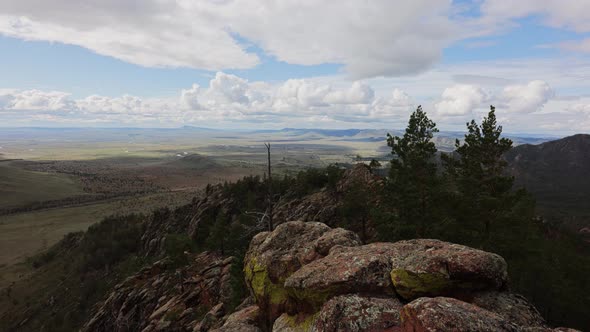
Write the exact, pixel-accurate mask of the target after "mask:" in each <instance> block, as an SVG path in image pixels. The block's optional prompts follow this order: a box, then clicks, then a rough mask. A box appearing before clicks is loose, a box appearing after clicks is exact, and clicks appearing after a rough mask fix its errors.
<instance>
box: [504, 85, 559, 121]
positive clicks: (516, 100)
mask: <svg viewBox="0 0 590 332" xmlns="http://www.w3.org/2000/svg"><path fill="white" fill-rule="evenodd" d="M554 95H555V93H554V92H553V89H551V87H550V86H549V84H547V82H545V81H540V80H535V81H531V82H529V83H528V84H526V85H510V86H507V87H505V88H504V90H503V91H502V94H501V96H500V98H499V99H500V102H502V103H505V104H506V105H507V106H508V108H509V110H510V111H513V112H522V113H531V112H535V111H537V110H539V109H540V108H542V107H543V105H545V104H546V103H547V101H548V100H549V99H550V98H552V97H553V96H554Z"/></svg>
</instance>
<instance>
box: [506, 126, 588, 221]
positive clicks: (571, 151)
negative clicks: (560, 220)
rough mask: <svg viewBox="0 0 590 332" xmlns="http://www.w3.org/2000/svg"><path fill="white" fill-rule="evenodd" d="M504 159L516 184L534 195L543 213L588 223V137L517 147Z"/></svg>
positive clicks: (573, 137) (571, 137) (575, 137)
mask: <svg viewBox="0 0 590 332" xmlns="http://www.w3.org/2000/svg"><path fill="white" fill-rule="evenodd" d="M506 159H507V161H508V163H509V171H510V172H511V174H512V175H514V176H515V178H516V185H517V186H523V187H525V188H526V189H527V190H529V191H531V192H532V193H533V194H534V195H535V197H536V198H537V201H538V206H539V209H540V211H541V212H543V214H545V215H549V216H553V217H576V220H574V221H576V222H577V223H579V222H583V221H584V220H587V221H588V220H590V205H589V204H588V197H590V135H586V134H579V135H574V136H569V137H565V138H562V139H559V140H555V141H550V142H546V143H542V144H539V145H529V144H525V145H520V146H517V147H515V148H513V149H512V150H511V151H509V152H508V153H507V154H506ZM580 218H582V219H583V220H579V219H580Z"/></svg>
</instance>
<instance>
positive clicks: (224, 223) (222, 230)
mask: <svg viewBox="0 0 590 332" xmlns="http://www.w3.org/2000/svg"><path fill="white" fill-rule="evenodd" d="M228 226H229V222H228V217H227V215H226V214H225V213H224V212H223V211H221V212H219V213H218V214H217V217H216V218H215V222H214V223H213V225H211V228H210V230H209V237H208V238H207V247H208V248H210V249H212V250H217V251H219V253H221V255H225V249H226V246H227V241H228V235H229V233H228V231H227V229H228Z"/></svg>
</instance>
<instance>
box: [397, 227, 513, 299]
mask: <svg viewBox="0 0 590 332" xmlns="http://www.w3.org/2000/svg"><path fill="white" fill-rule="evenodd" d="M393 245H394V246H395V248H396V249H395V250H396V254H395V255H394V256H392V257H391V268H392V269H391V280H392V281H393V285H394V287H395V290H396V292H397V293H398V294H399V295H400V296H402V297H403V298H405V299H407V300H412V299H415V298H418V297H421V296H438V295H460V294H461V293H471V292H473V291H477V290H500V289H503V288H505V287H506V284H507V282H508V272H507V264H506V261H505V260H504V259H503V258H502V257H500V256H499V255H496V254H493V253H489V252H486V251H482V250H477V249H473V248H469V247H466V246H462V245H459V244H453V243H448V242H443V241H440V240H430V239H416V240H408V241H399V242H396V243H394V244H393Z"/></svg>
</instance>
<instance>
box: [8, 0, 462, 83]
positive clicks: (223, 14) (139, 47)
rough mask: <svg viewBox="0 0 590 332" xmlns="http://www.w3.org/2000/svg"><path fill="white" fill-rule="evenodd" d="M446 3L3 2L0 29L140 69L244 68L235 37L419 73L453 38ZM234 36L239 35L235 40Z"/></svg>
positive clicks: (370, 68) (274, 49) (285, 50)
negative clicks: (65, 45)
mask: <svg viewBox="0 0 590 332" xmlns="http://www.w3.org/2000/svg"><path fill="white" fill-rule="evenodd" d="M451 6H452V4H451V2H450V1H447V0H416V1H411V2H404V3H400V2H394V1H390V0H374V1H344V2H342V1H315V0H285V1H279V2H277V1H272V0H234V1H213V0H210V1H186V0H182V1H172V0H144V1H139V0H132V1H114V0H87V1H67V0H56V1H46V0H3V1H1V2H0V34H4V35H7V36H12V37H16V38H21V39H26V40H45V41H51V42H61V43H65V44H72V45H78V46H82V47H85V48H87V49H90V50H92V51H94V52H96V53H98V54H102V55H106V56H111V57H115V58H117V59H121V60H123V61H126V62H130V63H134V64H138V65H142V66H149V67H190V68H199V69H206V70H220V69H225V68H252V67H254V66H256V65H257V64H258V63H259V62H260V59H259V57H258V55H256V54H255V53H254V52H252V51H250V50H248V49H247V45H246V44H245V43H243V39H244V38H245V39H247V40H249V41H252V42H254V43H256V44H257V45H258V46H259V47H261V48H262V49H263V50H264V51H265V52H266V53H267V54H270V55H272V56H275V57H276V58H277V59H278V60H280V61H284V62H288V63H291V64H301V65H316V64H324V63H337V64H343V65H344V66H345V68H346V70H347V71H348V73H350V74H351V75H352V76H354V77H359V78H361V77H371V76H380V75H385V76H391V75H402V74H408V73H416V72H420V71H424V70H425V69H427V68H429V67H430V66H431V65H432V64H433V63H435V62H436V61H437V60H438V59H439V58H440V55H441V51H442V49H443V48H444V47H446V46H448V45H449V44H450V43H451V42H452V41H453V37H452V36H453V32H455V31H456V29H457V24H456V23H455V22H453V21H452V20H451V19H450V18H449V13H450V12H451ZM237 36H239V37H237Z"/></svg>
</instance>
